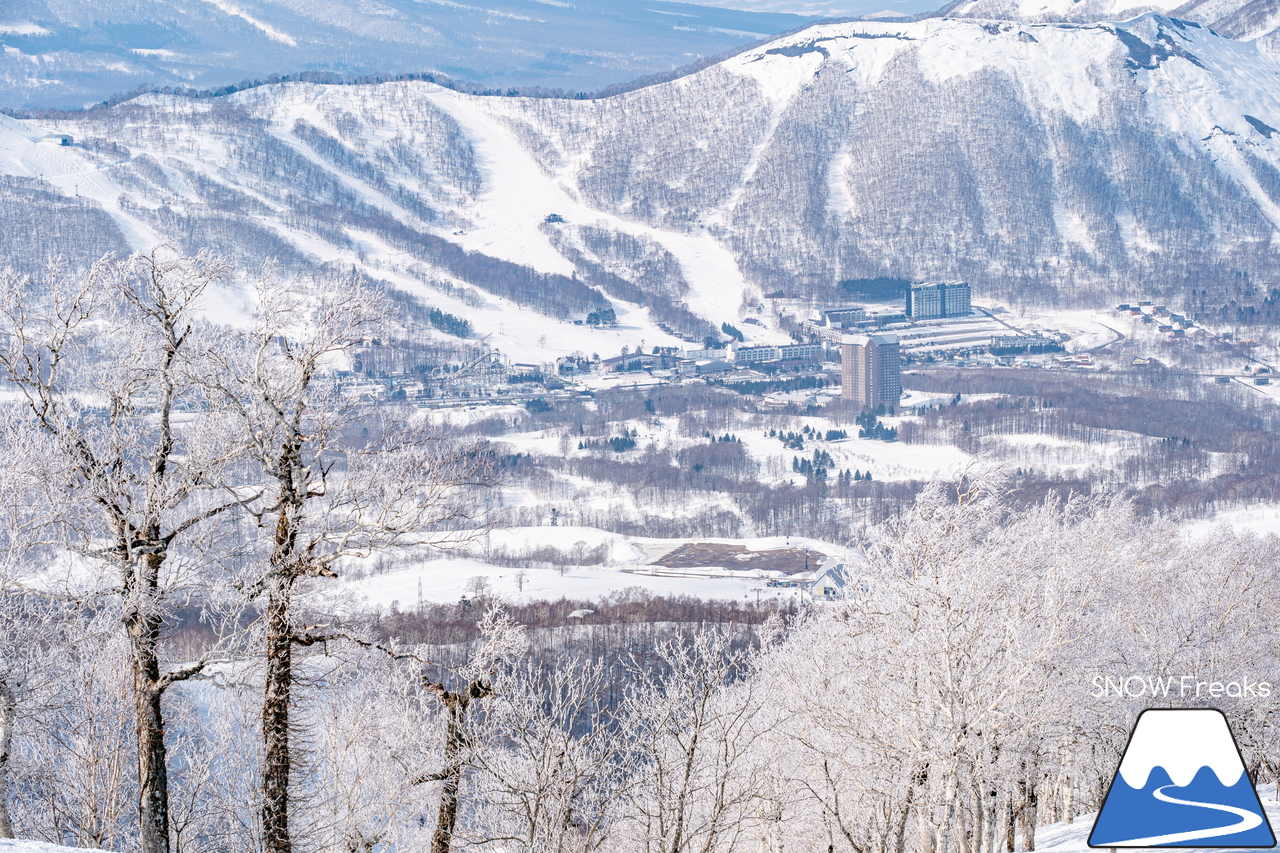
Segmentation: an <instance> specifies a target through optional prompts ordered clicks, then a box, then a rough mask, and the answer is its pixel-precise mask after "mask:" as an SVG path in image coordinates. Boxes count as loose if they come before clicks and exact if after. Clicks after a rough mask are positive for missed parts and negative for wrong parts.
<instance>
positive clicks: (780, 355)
mask: <svg viewBox="0 0 1280 853" xmlns="http://www.w3.org/2000/svg"><path fill="white" fill-rule="evenodd" d="M821 358H822V347H821V346H820V345H819V344H783V345H781V346H776V347H771V346H742V345H739V346H735V347H733V360H734V361H735V362H736V363H738V364H764V363H766V362H771V361H819V360H821Z"/></svg>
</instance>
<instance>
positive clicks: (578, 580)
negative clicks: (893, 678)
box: [326, 526, 856, 611]
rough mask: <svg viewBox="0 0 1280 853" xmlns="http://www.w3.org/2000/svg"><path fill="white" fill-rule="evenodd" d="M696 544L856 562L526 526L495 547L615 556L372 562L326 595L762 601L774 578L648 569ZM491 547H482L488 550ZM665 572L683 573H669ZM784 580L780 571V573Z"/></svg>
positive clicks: (823, 551)
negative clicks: (479, 590)
mask: <svg viewBox="0 0 1280 853" xmlns="http://www.w3.org/2000/svg"><path fill="white" fill-rule="evenodd" d="M688 541H697V542H705V543H718V544H728V545H741V546H743V547H745V548H746V549H747V550H749V551H770V550H776V549H782V548H808V549H809V550H811V551H813V552H815V553H816V554H818V555H833V556H840V557H843V558H844V559H856V554H854V553H852V552H850V551H848V550H847V549H844V548H841V547H839V546H837V545H833V544H831V543H829V542H822V541H820V540H816V539H809V538H806V537H799V536H793V537H782V536H772V537H760V538H753V539H715V538H710V539H697V540H684V539H652V538H644V537H632V536H622V535H619V534H616V533H609V532H606V531H603V530H599V529H596V528H591V527H558V526H557V527H551V526H546V527H518V528H506V529H500V530H494V531H492V533H490V534H489V537H488V543H487V544H488V547H490V548H493V549H506V550H507V551H508V552H509V553H513V554H520V553H524V552H527V551H529V550H531V549H533V548H539V547H542V548H546V547H551V548H555V549H557V550H559V551H561V552H563V553H566V554H567V553H572V551H573V549H574V548H575V546H581V547H583V548H586V549H595V548H597V547H599V546H602V545H603V546H604V547H605V548H606V549H607V552H608V557H607V559H606V563H605V565H601V566H565V567H558V566H557V567H537V568H529V569H520V568H513V567H509V566H495V565H492V564H489V563H485V562H484V561H483V560H482V559H480V558H471V557H446V558H444V559H425V558H424V559H417V560H407V561H401V562H408V563H409V565H405V566H403V567H397V568H394V569H392V570H390V571H387V572H385V573H380V574H374V573H369V574H367V575H366V576H364V577H356V575H358V574H362V573H364V572H368V571H369V569H370V562H369V561H365V564H364V565H363V566H362V567H361V571H357V572H350V571H348V572H347V573H345V574H344V577H343V579H342V580H340V581H339V582H338V583H337V584H336V585H334V587H333V588H332V589H330V590H328V591H327V592H326V595H327V596H329V597H331V598H332V600H333V601H334V602H335V604H336V606H338V607H339V608H340V609H343V610H349V611H354V610H361V609H366V608H370V607H378V608H381V609H383V610H387V609H390V608H391V607H392V605H393V603H394V605H395V606H396V607H398V608H399V609H401V610H409V609H412V608H413V607H415V606H416V604H417V601H418V595H419V590H421V595H422V600H423V602H426V603H430V604H448V603H454V602H457V601H459V600H460V599H461V598H462V596H463V595H465V594H467V589H468V585H469V584H470V583H472V579H473V578H476V577H481V578H484V579H485V580H486V581H487V582H488V587H489V594H490V595H492V596H496V597H497V598H498V599H499V600H502V601H507V602H512V603H523V602H529V601H540V600H556V599H560V598H569V599H587V600H595V599H598V598H602V597H604V596H607V595H610V594H612V593H615V592H620V591H622V590H624V589H628V588H633V587H642V588H644V589H645V590H646V591H648V592H650V593H653V594H655V595H667V596H676V595H692V596H697V597H700V598H714V599H723V600H733V599H741V600H746V599H747V598H748V597H750V598H752V599H754V598H755V597H756V590H757V589H761V587H762V585H763V582H764V580H766V579H767V576H766V575H765V574H764V573H761V574H760V575H759V577H699V576H698V574H699V573H700V571H702V570H698V569H690V570H688V575H687V576H684V577H671V576H666V575H653V574H647V573H645V572H646V569H645V566H646V564H648V563H650V562H652V561H653V560H656V559H658V558H660V557H662V556H663V555H665V554H668V553H670V552H671V551H673V550H675V549H676V548H678V547H679V546H680V545H683V544H685V543H686V542H688ZM484 544H485V543H481V542H478V543H475V545H474V549H473V550H477V551H480V550H482V549H483V547H484ZM663 571H664V572H675V571H680V570H673V569H663ZM517 572H524V574H525V579H524V581H523V589H521V588H520V587H521V584H520V582H518V581H517V579H516V573H517ZM778 574H779V576H780V573H778ZM799 595H800V591H799V590H798V589H774V588H764V589H761V593H760V600H762V601H779V602H785V601H787V600H789V599H790V598H798V596H799Z"/></svg>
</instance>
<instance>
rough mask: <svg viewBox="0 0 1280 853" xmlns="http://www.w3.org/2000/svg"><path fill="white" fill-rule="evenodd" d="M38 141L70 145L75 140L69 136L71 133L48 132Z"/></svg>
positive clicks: (47, 143)
mask: <svg viewBox="0 0 1280 853" xmlns="http://www.w3.org/2000/svg"><path fill="white" fill-rule="evenodd" d="M40 141H41V142H43V143H45V144H46V145H71V144H72V143H74V142H75V140H74V139H72V138H71V134H69V133H49V134H46V135H45V136H44V137H43V138H42V139H41V140H40Z"/></svg>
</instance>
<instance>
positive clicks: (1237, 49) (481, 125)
mask: <svg viewBox="0 0 1280 853" xmlns="http://www.w3.org/2000/svg"><path fill="white" fill-rule="evenodd" d="M1277 127H1280V63H1278V62H1277V60H1276V59H1275V58H1274V57H1273V56H1272V55H1270V54H1268V53H1266V52H1264V51H1261V50H1259V48H1258V47H1257V46H1256V45H1255V44H1250V43H1241V42H1236V41H1232V40H1229V39H1225V38H1222V37H1220V36H1218V35H1216V34H1214V33H1213V32H1210V31H1209V30H1207V29H1205V28H1202V27H1198V26H1196V25H1193V24H1185V23H1181V22H1178V21H1174V20H1171V19H1168V18H1163V17H1159V16H1155V15H1147V16H1144V17H1141V18H1139V19H1136V20H1134V21H1131V22H1128V23H1125V24H1109V25H1074V24H1025V25H1017V24H1007V23H1006V24H994V23H989V22H979V21H970V20H955V19H930V20H925V21H921V22H918V23H900V24H893V23H876V22H859V23H845V24H832V25H824V26H820V27H814V28H810V29H808V30H805V31H803V32H801V33H799V34H796V35H794V36H790V37H788V38H786V39H782V40H779V41H776V42H774V43H772V44H770V45H768V46H766V47H762V48H758V49H753V50H751V51H748V52H745V53H742V54H740V55H738V56H736V57H734V58H732V59H730V60H728V61H726V62H723V63H721V64H718V65H715V66H712V67H710V68H707V69H705V70H703V71H701V72H699V73H697V74H693V75H691V76H688V77H685V78H681V79H679V80H676V81H673V82H670V83H664V84H660V85H655V86H650V87H647V88H643V89H640V90H637V91H634V92H630V93H627V94H623V95H618V96H614V97H610V98H606V99H601V100H589V101H580V100H555V99H542V100H534V99H524V98H514V97H513V98H493V97H477V96H468V95H461V94H458V93H456V92H452V91H449V90H446V89H442V88H440V87H437V86H434V85H432V84H430V83H426V82H400V83H386V84H381V85H367V86H324V85H316V84H300V83H294V84H279V85H272V86H265V87H260V88H256V89H252V90H247V91H244V92H240V93H237V94H235V95H232V96H230V97H225V98H216V99H206V100H188V99H183V98H180V97H174V96H160V95H147V96H144V97H141V98H139V99H136V100H134V101H132V102H129V103H126V104H122V105H120V106H117V107H114V108H102V109H97V110H93V111H89V112H87V113H68V114H64V115H63V117H62V118H55V119H46V120H42V121H22V122H19V121H14V120H9V119H3V120H2V122H0V172H3V174H5V175H8V176H11V177H9V178H8V179H6V180H5V181H4V183H3V184H2V185H0V223H2V224H4V226H5V228H6V232H7V233H10V234H12V235H14V237H15V238H16V239H15V240H13V241H11V242H9V243H8V244H6V245H5V247H4V251H5V253H6V258H5V259H4V260H5V262H6V263H15V264H17V265H19V266H22V267H24V268H27V269H36V268H39V267H40V266H42V265H43V263H44V259H45V257H47V254H48V253H49V252H51V251H54V250H57V251H61V252H63V253H65V254H68V255H71V256H72V257H76V256H79V257H81V258H82V259H83V258H85V257H91V256H92V255H93V253H94V252H96V251H99V250H101V249H104V248H113V247H120V248H122V247H125V246H130V247H141V246H145V245H149V244H150V243H152V242H154V241H157V240H160V239H172V240H176V241H178V242H179V243H180V244H182V245H183V246H184V247H186V248H191V249H194V248H198V247H201V246H205V245H209V246H212V247H214V248H215V249H217V250H218V251H221V252H223V253H226V254H228V255H230V256H231V257H232V258H233V259H234V260H236V261H237V262H238V263H239V264H240V265H241V266H242V267H244V268H248V269H253V268H256V267H257V265H258V264H260V263H261V261H262V260H263V259H264V258H267V257H276V258H278V259H280V260H281V261H282V262H284V263H285V264H287V265H291V266H294V267H299V268H306V267H314V266H316V265H318V264H323V263H329V264H335V265H340V266H343V267H348V268H349V267H350V266H360V267H363V268H365V269H366V270H368V271H369V272H370V274H372V275H373V276H375V277H377V278H381V279H383V280H385V281H387V282H389V283H390V284H392V285H393V286H396V287H399V288H401V289H403V290H406V291H409V292H412V293H414V294H416V295H417V296H419V297H420V298H421V299H423V300H424V301H426V302H428V303H429V304H431V305H436V306H439V307H440V308H441V309H443V310H446V311H449V312H451V313H453V314H455V315H458V316H467V317H469V318H470V319H471V320H472V323H473V326H474V328H475V329H477V330H478V331H479V332H481V333H482V334H484V333H494V334H495V342H497V343H499V344H500V345H503V346H504V347H505V348H507V349H508V350H509V351H511V352H517V353H522V354H528V355H530V356H533V355H538V356H542V357H547V356H550V355H553V354H565V353H570V352H573V351H581V352H586V353H590V352H592V351H596V352H602V353H604V352H612V351H616V349H615V348H616V346H617V345H618V344H620V343H622V342H634V340H635V339H636V338H640V337H642V338H643V339H644V341H645V343H646V345H648V346H652V345H658V344H666V343H675V342H676V341H677V339H676V337H674V336H673V335H672V334H669V333H668V332H665V331H661V330H660V329H659V328H658V326H659V325H660V324H661V325H663V326H665V328H666V329H669V330H671V332H674V333H676V334H678V335H681V336H683V337H684V338H686V339H689V340H698V339H700V338H701V337H702V336H703V335H705V334H707V333H709V332H710V331H711V330H714V329H717V328H718V327H719V325H720V323H721V322H723V321H724V320H727V319H733V318H736V317H740V316H750V315H753V314H756V313H758V312H761V311H762V303H763V302H764V300H763V294H765V293H769V292H772V291H776V290H784V291H788V292H796V293H798V294H801V295H812V296H815V297H817V298H819V299H824V300H833V299H839V298H840V295H841V291H840V290H839V288H838V286H837V283H838V282H839V281H840V280H842V279H849V278H859V277H874V276H878V275H891V276H899V277H902V278H912V279H921V278H962V279H967V280H969V281H971V282H973V284H974V286H975V290H976V291H986V292H989V293H1001V294H1004V295H1005V296H1012V297H1015V298H1018V299H1028V298H1029V299H1042V300H1054V299H1063V298H1065V299H1067V300H1071V299H1073V298H1080V297H1081V296H1082V295H1085V294H1089V293H1090V292H1092V291H1094V290H1097V289H1099V288H1102V289H1104V290H1105V288H1108V287H1110V286H1111V284H1110V283H1111V282H1113V281H1115V280H1116V278H1117V277H1118V276H1121V277H1128V278H1129V279H1131V280H1134V281H1138V282H1141V283H1142V284H1143V285H1144V286H1146V287H1148V288H1150V289H1151V290H1154V291H1156V292H1157V293H1159V292H1176V291H1178V290H1180V289H1182V288H1188V287H1191V286H1195V287H1197V288H1207V289H1208V290H1209V291H1210V292H1211V293H1212V294H1213V295H1214V296H1213V298H1217V297H1218V296H1219V295H1222V296H1223V298H1224V300H1225V298H1227V297H1234V296H1235V295H1236V294H1237V292H1238V291H1239V290H1240V289H1241V288H1244V287H1248V286H1250V284H1249V280H1248V276H1262V280H1263V281H1268V280H1269V275H1270V272H1269V271H1270V270H1272V269H1274V268H1275V264H1276V262H1277V260H1280V257H1278V254H1280V244H1278V243H1277V239H1278V236H1277V235H1280V137H1277V136H1276V130H1275V128H1277ZM53 131H57V132H60V133H65V134H68V135H70V136H71V137H72V141H73V142H74V144H71V145H59V144H57V140H53V141H50V140H48V139H46V138H45V137H46V134H49V133H50V132H53ZM58 235H64V236H65V239H64V240H61V241H60V240H59V239H57V238H58ZM607 304H612V305H613V306H614V307H615V308H616V309H617V310H618V314H619V318H620V321H621V325H622V326H623V327H626V328H627V329H629V331H628V332H627V336H626V337H625V338H622V337H618V336H617V335H618V333H615V332H595V331H592V330H590V329H589V328H588V327H584V326H573V325H571V324H570V323H569V321H571V320H573V319H581V318H582V317H584V316H585V315H586V314H588V313H589V312H590V311H593V310H596V309H597V308H600V307H603V306H605V305H607ZM517 307H520V308H524V309H530V310H525V311H523V313H522V314H521V317H522V319H521V321H520V323H519V324H514V323H511V322H507V321H509V320H511V318H513V317H514V316H515V314H513V311H515V310H516V308H517ZM763 322H764V324H765V326H767V325H768V323H769V321H768V319H767V318H765V320H764V321H763ZM517 325H518V328H517ZM757 329H762V330H761V331H757V332H756V333H755V334H756V336H757V337H759V338H761V339H763V340H770V339H771V337H777V336H778V335H779V334H781V333H780V332H776V331H773V330H770V329H767V328H764V327H763V326H762V327H757ZM611 336H612V337H611Z"/></svg>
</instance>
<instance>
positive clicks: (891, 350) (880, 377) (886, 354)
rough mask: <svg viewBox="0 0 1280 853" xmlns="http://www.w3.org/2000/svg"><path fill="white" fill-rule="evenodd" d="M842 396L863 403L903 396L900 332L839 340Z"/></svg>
mask: <svg viewBox="0 0 1280 853" xmlns="http://www.w3.org/2000/svg"><path fill="white" fill-rule="evenodd" d="M840 398H841V399H842V400H844V401H845V402H848V403H857V404H858V405H861V406H878V405H880V404H881V403H883V404H885V405H886V406H896V405H898V401H899V400H901V399H902V361H901V359H900V357H899V353H898V336H897V335H888V334H881V335H845V336H844V338H843V339H842V340H841V342H840Z"/></svg>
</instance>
